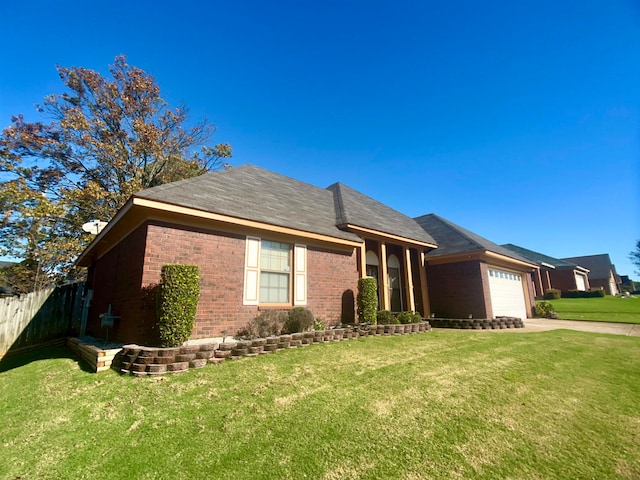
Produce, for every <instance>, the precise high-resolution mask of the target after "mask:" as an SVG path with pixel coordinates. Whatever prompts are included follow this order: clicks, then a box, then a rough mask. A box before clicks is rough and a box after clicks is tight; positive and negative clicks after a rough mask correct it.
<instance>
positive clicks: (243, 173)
mask: <svg viewBox="0 0 640 480" xmlns="http://www.w3.org/2000/svg"><path fill="white" fill-rule="evenodd" d="M134 197H136V198H143V199H148V200H155V201H160V202H164V203H168V204H172V205H178V206H182V207H189V208H194V209H197V210H202V211H205V212H211V213H217V214H222V215H228V216H232V217H236V218H242V219H246V220H253V221H258V222H262V223H266V224H270V225H277V226H282V227H289V228H295V229H297V230H302V231H305V232H311V233H318V234H322V235H328V236H331V237H335V238H341V239H345V240H351V241H357V242H361V241H362V240H361V239H360V238H359V237H358V236H356V235H355V234H353V233H351V232H347V231H344V230H341V229H339V228H338V227H337V226H336V214H335V209H334V198H333V193H332V192H331V191H329V190H326V189H324V188H320V187H315V186H313V185H310V184H308V183H304V182H301V181H299V180H294V179H292V178H290V177H286V176H284V175H280V174H278V173H274V172H271V171H269V170H265V169H263V168H259V167H256V166H253V165H242V166H239V167H231V168H228V169H226V170H219V171H215V172H210V173H205V174H203V175H200V176H198V177H194V178H189V179H186V180H180V181H177V182H173V183H168V184H165V185H160V186H158V187H153V188H149V189H146V190H142V191H140V192H138V193H136V194H135V195H134Z"/></svg>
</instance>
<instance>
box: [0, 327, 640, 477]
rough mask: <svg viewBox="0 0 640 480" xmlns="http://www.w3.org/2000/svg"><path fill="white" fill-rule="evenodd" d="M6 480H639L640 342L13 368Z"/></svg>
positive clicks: (517, 340)
mask: <svg viewBox="0 0 640 480" xmlns="http://www.w3.org/2000/svg"><path fill="white" fill-rule="evenodd" d="M0 385H2V388H0V406H1V408H2V415H0V439H1V442H2V448H0V478H7V479H13V478H22V479H31V478H33V479H35V478H38V479H60V478H84V479H93V478H131V479H183V478H184V479H194V478H216V479H242V478H252V479H254V478H265V479H300V478H308V479H326V480H331V479H356V478H358V479H360V478H362V479H380V478H384V479H394V478H402V479H432V478H439V479H446V478H478V479H496V478H521V479H527V478H529V479H543V478H544V479H546V478H567V479H574V478H623V479H632V478H640V441H639V439H640V402H638V399H640V338H635V337H623V336H613V335H598V334H592V333H584V332H575V331H565V330H557V331H550V332H540V333H518V332H509V333H504V332H491V331H483V332H474V331H450V330H439V331H434V332H431V333H424V334H416V335H407V336H398V337H395V336H392V337H374V338H363V339H359V340H354V341H349V342H340V343H330V344H321V345H313V346H309V347H306V348H298V349H296V350H288V351H283V352H278V353H276V354H273V355H265V356H260V357H257V358H245V359H243V360H239V361H234V362H225V363H223V364H221V365H215V366H214V365H209V366H207V367H205V368H203V369H200V370H191V371H189V372H187V373H183V374H180V375H174V376H163V377H155V378H152V377H146V378H140V379H139V378H134V377H130V376H126V377H125V376H120V375H118V374H117V373H115V372H114V371H109V372H104V373H100V374H97V375H96V374H91V373H87V372H86V371H85V370H83V369H82V366H81V364H79V363H78V361H77V360H76V359H75V358H74V357H73V356H72V355H71V354H70V353H69V352H68V351H67V350H66V349H64V348H54V349H49V350H47V351H42V352H39V353H35V354H31V355H30V356H28V357H21V358H14V359H10V360H8V361H4V362H1V363H0Z"/></svg>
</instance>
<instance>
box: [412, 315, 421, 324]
mask: <svg viewBox="0 0 640 480" xmlns="http://www.w3.org/2000/svg"><path fill="white" fill-rule="evenodd" d="M420 322H422V315H420V314H419V313H418V312H415V313H414V314H413V318H412V319H411V323H420Z"/></svg>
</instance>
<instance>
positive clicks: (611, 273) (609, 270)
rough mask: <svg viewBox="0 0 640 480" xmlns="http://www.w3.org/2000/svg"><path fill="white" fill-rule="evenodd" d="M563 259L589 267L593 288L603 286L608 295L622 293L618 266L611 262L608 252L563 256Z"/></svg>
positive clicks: (590, 281)
mask: <svg viewBox="0 0 640 480" xmlns="http://www.w3.org/2000/svg"><path fill="white" fill-rule="evenodd" d="M562 260H565V261H567V262H572V263H576V264H580V265H582V266H583V267H585V268H588V269H589V283H590V285H591V288H601V289H603V290H604V291H605V293H606V294H607V295H617V294H618V293H620V283H621V280H620V277H619V276H618V274H617V273H616V267H615V266H614V265H613V264H612V263H611V258H609V254H608V253H603V254H599V255H587V256H584V257H570V258H563V259H562Z"/></svg>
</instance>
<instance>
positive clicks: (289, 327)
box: [283, 307, 314, 333]
mask: <svg viewBox="0 0 640 480" xmlns="http://www.w3.org/2000/svg"><path fill="white" fill-rule="evenodd" d="M313 323H314V319H313V313H311V310H308V309H306V308H304V307H294V308H292V309H291V310H289V314H288V315H287V319H286V320H285V322H284V328H283V331H284V333H297V332H306V331H307V330H311V328H312V327H313Z"/></svg>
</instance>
